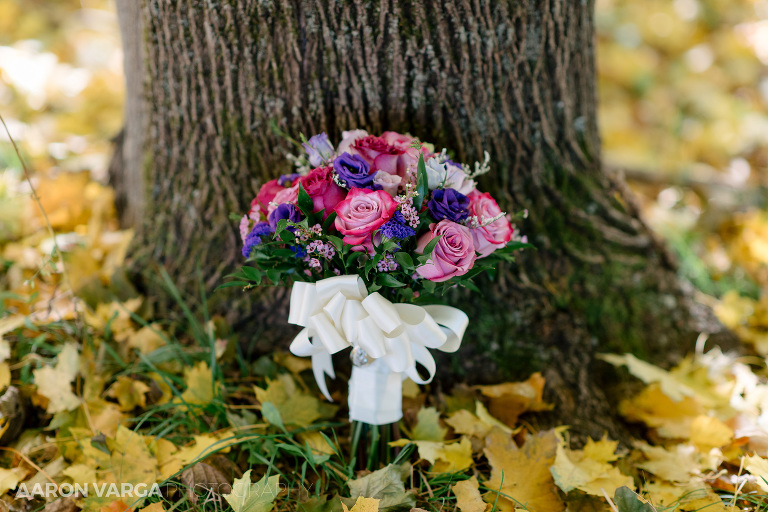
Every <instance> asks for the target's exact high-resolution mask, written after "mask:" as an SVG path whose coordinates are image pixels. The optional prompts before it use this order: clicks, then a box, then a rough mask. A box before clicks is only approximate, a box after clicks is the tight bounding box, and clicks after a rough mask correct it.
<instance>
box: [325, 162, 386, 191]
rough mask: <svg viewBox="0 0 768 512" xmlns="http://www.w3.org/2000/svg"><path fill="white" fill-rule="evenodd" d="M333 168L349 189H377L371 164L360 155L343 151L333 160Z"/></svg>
mask: <svg viewBox="0 0 768 512" xmlns="http://www.w3.org/2000/svg"><path fill="white" fill-rule="evenodd" d="M333 170H334V172H335V173H336V175H337V176H338V177H339V179H340V180H341V181H343V182H345V183H346V184H347V188H348V189H350V190H351V189H353V188H367V189H369V190H377V189H378V188H379V187H375V186H374V184H373V176H374V175H372V174H371V166H370V164H368V162H366V161H365V159H364V158H363V157H361V156H360V155H350V154H349V153H342V154H341V155H340V156H338V157H336V160H334V161H333Z"/></svg>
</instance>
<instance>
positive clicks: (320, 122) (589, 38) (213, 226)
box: [134, 0, 721, 436]
mask: <svg viewBox="0 0 768 512" xmlns="http://www.w3.org/2000/svg"><path fill="white" fill-rule="evenodd" d="M593 10H594V2H593V0H549V1H546V0H527V1H525V0H504V1H501V0H444V1H440V2H438V1H434V0H427V1H419V2H416V1H403V0H381V1H372V0H371V1H369V0H353V1H338V0H337V1H327V2H326V1H322V2H321V1H317V0H314V1H312V0H284V1H256V0H220V1H218V2H212V1H198V0H187V1H181V0H175V1H172V0H144V10H143V16H144V23H145V28H146V38H147V40H146V56H147V72H148V74H149V75H148V77H147V78H148V90H147V91H146V92H147V97H148V116H149V126H150V129H149V137H148V141H147V146H146V153H147V155H148V157H149V164H148V167H147V170H148V176H147V179H148V180H149V184H148V185H149V186H148V190H150V191H151V195H150V196H149V197H148V198H147V208H146V215H145V223H144V225H143V229H141V231H140V237H139V238H138V241H137V243H136V244H135V245H134V261H136V262H137V263H136V265H137V268H142V267H145V266H146V262H147V261H157V262H159V263H160V264H161V265H163V266H165V268H167V269H168V271H169V273H170V274H171V276H172V277H173V278H174V279H175V280H176V282H177V283H178V285H179V287H180V288H181V289H182V290H184V291H186V292H188V293H190V294H194V293H195V290H196V286H197V280H196V279H197V278H196V271H197V269H198V268H199V269H200V271H201V276H202V278H203V281H204V283H205V285H206V286H207V287H208V289H209V290H210V289H211V288H212V287H214V286H215V285H217V284H219V283H221V282H222V278H223V276H224V275H226V274H227V273H230V272H232V271H233V270H234V269H235V268H236V267H237V266H238V265H239V264H241V262H242V259H241V256H240V254H239V249H240V241H239V236H238V233H237V227H236V225H235V224H236V223H234V222H232V221H231V220H229V218H228V216H229V214H230V213H231V212H243V211H245V210H246V209H247V207H248V204H249V201H250V199H251V198H253V197H254V196H255V194H256V192H257V190H258V187H259V185H260V184H261V183H263V182H264V180H267V179H271V178H274V177H276V176H277V175H279V174H281V173H284V172H286V171H287V170H288V164H287V162H286V160H285V153H286V152H287V151H289V150H290V149H291V148H290V147H289V144H288V143H287V142H286V141H285V140H283V139H282V138H281V137H280V136H279V135H277V134H276V133H275V132H274V131H273V130H271V129H270V125H271V124H274V125H275V126H276V127H278V128H279V129H280V130H281V131H282V132H285V133H288V134H292V135H296V134H298V133H299V132H303V133H304V134H307V135H308V136H309V135H312V134H315V133H318V132H321V131H326V132H327V133H328V134H329V135H330V136H331V139H332V140H336V141H338V140H339V139H340V133H341V131H342V130H346V129H353V128H364V129H366V130H368V131H369V132H371V133H380V132H382V131H385V130H395V131H399V132H409V133H411V134H412V135H415V136H418V137H419V138H420V139H422V140H425V141H431V142H435V143H436V146H437V148H441V147H446V148H449V149H451V150H453V151H455V159H456V160H458V161H462V162H473V161H475V160H481V159H482V156H483V151H484V150H485V151H488V152H489V153H490V156H491V163H492V166H493V169H494V172H492V173H491V174H489V175H486V176H485V177H484V181H483V182H482V183H481V185H482V188H483V189H484V190H487V191H491V192H492V193H493V194H494V196H496V197H497V198H500V199H501V201H500V202H502V203H503V205H502V206H503V207H506V208H507V209H508V211H518V210H522V209H524V208H526V209H528V211H529V217H528V219H527V221H525V222H524V223H523V225H522V226H519V228H520V229H521V231H522V232H523V234H525V235H527V236H528V238H529V240H530V242H531V243H533V244H534V245H535V246H536V250H527V251H525V252H524V253H523V254H521V256H520V258H519V263H518V264H516V265H514V266H507V267H504V268H501V269H499V272H498V273H497V275H496V278H495V280H493V281H492V282H491V281H490V280H486V281H484V282H483V283H481V287H482V288H483V292H484V293H483V294H482V295H481V296H476V295H475V296H472V297H466V296H463V295H457V296H456V297H453V300H454V301H455V302H454V303H455V304H456V305H459V306H460V307H462V308H463V309H465V310H467V312H468V313H469V314H470V318H471V321H472V324H471V327H470V335H469V336H468V339H467V340H466V342H465V344H464V347H463V348H462V349H461V351H460V352H459V357H456V356H455V355H454V356H451V357H448V358H445V361H446V364H447V365H448V367H453V372H450V371H448V370H443V369H441V372H444V374H443V375H444V376H445V375H448V374H451V373H452V374H454V375H458V376H460V377H462V378H466V379H468V380H469V381H473V382H481V381H489V380H497V379H501V378H519V377H526V376H527V375H528V374H530V373H531V372H533V371H536V370H543V371H544V373H545V376H546V377H547V379H548V389H550V392H549V393H550V398H551V399H552V400H554V401H555V402H556V403H557V406H558V410H557V412H558V419H559V420H562V419H565V421H568V422H569V423H570V424H572V425H573V426H574V430H575V431H576V433H579V434H589V435H597V436H599V435H601V434H602V433H603V431H604V430H606V429H607V430H608V431H609V432H610V433H611V434H612V435H616V436H621V434H622V432H621V426H620V425H619V424H618V423H616V421H615V414H612V411H613V409H612V407H613V405H612V404H611V402H612V401H613V398H615V397H611V396H608V394H609V393H607V392H606V389H605V388H604V387H603V383H604V380H603V379H602V377H601V374H602V372H605V371H606V370H607V368H606V367H605V365H603V364H602V363H599V362H595V361H594V360H593V356H594V354H595V353H597V352H602V351H619V352H625V351H631V352H634V353H636V354H638V355H640V356H641V357H645V358H649V359H651V360H654V361H657V362H669V361H670V360H673V359H674V358H675V357H677V356H679V355H680V354H681V353H682V352H685V351H688V350H689V349H690V348H692V346H693V342H694V340H695V338H696V336H697V334H698V333H699V332H700V331H709V332H712V331H720V329H721V328H720V326H719V325H718V324H717V322H716V321H714V320H713V317H712V315H711V313H710V312H709V310H707V309H706V308H704V307H702V306H699V305H697V304H696V303H694V302H693V301H692V299H691V297H692V291H691V290H690V289H688V288H686V287H685V286H684V284H683V283H681V282H680V280H679V279H678V277H677V274H676V269H675V265H674V263H673V262H672V261H671V258H670V257H669V255H668V254H667V252H666V251H665V249H664V247H663V246H662V245H661V244H660V243H659V241H658V240H657V239H656V238H655V237H654V235H653V234H652V233H651V231H650V230H649V229H648V227H647V226H646V225H645V224H644V223H643V222H642V221H641V220H640V218H639V214H638V211H637V208H636V207H635V205H634V204H633V202H632V200H631V198H630V196H629V195H627V193H626V191H625V189H624V187H623V185H622V184H620V183H618V182H616V181H613V180H611V179H609V177H608V176H607V175H605V174H604V173H603V171H602V169H601V165H600V159H599V154H600V141H599V136H598V130H597V124H596V116H595V110H596V91H595V53H594V32H593ZM283 295H284V294H283ZM215 297H217V298H218V300H219V306H218V308H219V310H220V311H223V310H224V304H225V303H227V301H229V300H230V299H231V296H228V295H225V294H223V293H217V294H216V296H215ZM270 304H272V305H271V306H266V305H265V303H262V306H261V307H260V308H256V309H257V311H261V312H262V313H261V318H267V317H269V318H271V319H272V322H273V323H272V324H271V325H283V322H284V318H285V316H284V313H278V314H275V313H274V311H273V310H272V309H270V311H269V312H268V313H264V311H265V308H268V309H269V308H277V309H278V310H279V309H280V308H281V307H282V308H284V301H283V302H280V301H277V302H275V301H273V302H271V303H270ZM274 304H277V306H275V305H274ZM248 308H249V306H242V307H239V308H238V307H229V308H228V309H227V310H228V312H229V313H231V314H234V315H242V314H243V313H246V312H248V311H249V309H248ZM257 316H258V315H257ZM282 331H283V330H281V332H282ZM541 421H548V420H547V419H546V418H545V419H543V420H541Z"/></svg>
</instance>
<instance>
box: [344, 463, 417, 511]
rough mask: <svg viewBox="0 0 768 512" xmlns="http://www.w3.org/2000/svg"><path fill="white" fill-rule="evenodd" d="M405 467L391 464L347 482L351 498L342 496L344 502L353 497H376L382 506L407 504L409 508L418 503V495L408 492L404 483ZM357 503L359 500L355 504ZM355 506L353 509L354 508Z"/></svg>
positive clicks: (349, 500) (348, 501)
mask: <svg viewBox="0 0 768 512" xmlns="http://www.w3.org/2000/svg"><path fill="white" fill-rule="evenodd" d="M403 479H404V472H403V468H401V467H400V466H396V465H395V464H389V465H388V466H385V467H383V468H381V469H379V470H376V471H374V472H373V473H370V474H368V475H365V476H363V477H360V478H357V479H355V480H350V481H349V482H347V486H348V487H349V493H350V498H342V503H343V502H344V501H347V503H350V502H351V500H353V499H358V500H359V499H360V498H362V497H367V498H376V501H377V504H378V505H377V506H380V507H381V508H389V507H395V506H399V505H406V506H408V507H409V508H410V507H412V506H414V505H415V504H416V497H415V496H414V495H413V494H412V493H410V492H406V490H405V485H404V484H403ZM353 505H354V506H356V505H357V502H355V503H354V504H353ZM354 506H353V507H352V509H353V510H354Z"/></svg>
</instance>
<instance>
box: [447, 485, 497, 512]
mask: <svg viewBox="0 0 768 512" xmlns="http://www.w3.org/2000/svg"><path fill="white" fill-rule="evenodd" d="M451 490H452V491H453V494H454V496H456V506H457V507H459V510H461V512H485V510H486V509H487V508H488V507H490V506H491V505H490V503H486V502H484V501H483V497H482V496H480V483H479V482H478V481H477V477H475V476H472V478H470V479H468V480H462V481H461V482H458V483H456V484H454V486H453V487H451Z"/></svg>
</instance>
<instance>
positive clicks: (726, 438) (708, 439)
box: [690, 415, 733, 452]
mask: <svg viewBox="0 0 768 512" xmlns="http://www.w3.org/2000/svg"><path fill="white" fill-rule="evenodd" d="M690 438H691V442H692V443H693V444H695V445H696V447H697V448H699V450H701V451H703V452H706V451H709V450H710V449H712V448H720V447H721V446H725V445H727V444H729V443H730V442H731V441H732V440H733V429H732V428H731V427H729V426H728V425H726V424H725V423H723V422H722V421H720V420H719V419H717V418H715V417H712V416H705V415H700V416H697V417H696V418H694V419H693V421H692V422H691V428H690Z"/></svg>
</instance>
